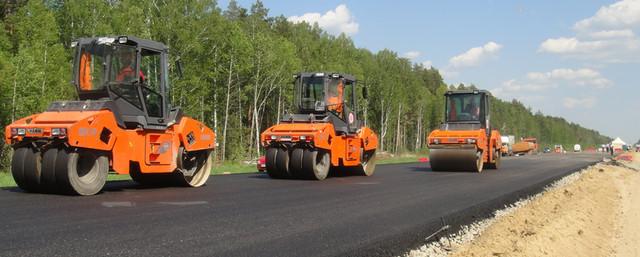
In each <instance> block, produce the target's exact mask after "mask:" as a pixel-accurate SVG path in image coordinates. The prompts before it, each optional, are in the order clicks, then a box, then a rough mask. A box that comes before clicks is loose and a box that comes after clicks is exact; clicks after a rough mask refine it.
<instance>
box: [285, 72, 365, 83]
mask: <svg viewBox="0 0 640 257" xmlns="http://www.w3.org/2000/svg"><path fill="white" fill-rule="evenodd" d="M295 76H296V78H298V77H317V78H320V77H323V78H324V77H329V78H344V79H346V80H349V81H356V77H354V76H353V75H350V74H341V73H337V72H322V71H319V72H300V73H297V74H295Z"/></svg>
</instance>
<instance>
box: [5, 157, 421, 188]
mask: <svg viewBox="0 0 640 257" xmlns="http://www.w3.org/2000/svg"><path fill="white" fill-rule="evenodd" d="M427 156H428V155H427V154H425V153H419V154H406V155H400V156H385V157H379V158H378V160H377V161H376V162H377V164H396V163H409V162H417V161H418V159H419V158H422V157H427ZM255 172H257V169H256V165H255V164H245V163H242V162H225V163H222V164H215V165H214V166H213V169H212V171H211V174H212V175H222V174H242V173H255ZM130 179H131V177H129V175H118V174H109V176H108V177H107V181H123V180H130ZM15 186H16V182H15V181H13V177H12V176H11V173H10V172H9V171H8V170H0V187H15Z"/></svg>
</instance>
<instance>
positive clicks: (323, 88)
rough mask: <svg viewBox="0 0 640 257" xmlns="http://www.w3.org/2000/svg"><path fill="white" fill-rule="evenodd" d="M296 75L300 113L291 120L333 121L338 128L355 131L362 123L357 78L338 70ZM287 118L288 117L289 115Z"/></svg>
mask: <svg viewBox="0 0 640 257" xmlns="http://www.w3.org/2000/svg"><path fill="white" fill-rule="evenodd" d="M294 78H295V90H294V91H295V106H296V108H297V113H298V114H299V115H291V116H290V117H289V119H291V120H294V119H295V120H309V119H308V117H312V120H311V121H313V120H323V121H329V122H331V123H332V124H333V126H334V127H335V129H336V131H337V132H342V133H347V134H352V133H356V132H357V130H358V129H359V128H360V127H361V125H360V121H359V120H358V116H357V113H356V110H357V109H356V99H355V98H356V97H355V95H356V91H355V87H356V80H355V78H354V77H353V76H351V75H346V74H338V73H324V72H318V73H308V72H303V73H298V74H296V75H295V76H294ZM285 119H286V118H285Z"/></svg>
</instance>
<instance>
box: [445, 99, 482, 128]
mask: <svg viewBox="0 0 640 257" xmlns="http://www.w3.org/2000/svg"><path fill="white" fill-rule="evenodd" d="M481 99H482V96H481V95H480V94H453V95H449V96H448V97H447V110H446V112H447V113H446V115H447V116H446V117H447V121H449V122H451V121H453V122H455V121H480V117H481V113H482V111H483V110H482V106H481V104H480V103H481V101H480V100H481Z"/></svg>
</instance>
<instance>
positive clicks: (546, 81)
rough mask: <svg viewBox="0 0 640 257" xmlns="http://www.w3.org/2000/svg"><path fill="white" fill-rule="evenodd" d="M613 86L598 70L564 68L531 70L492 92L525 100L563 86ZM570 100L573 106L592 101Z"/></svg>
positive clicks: (599, 87) (496, 94) (600, 87)
mask: <svg viewBox="0 0 640 257" xmlns="http://www.w3.org/2000/svg"><path fill="white" fill-rule="evenodd" d="M611 86H613V82H611V81H610V80H609V79H607V78H605V77H604V76H602V74H600V72H598V71H596V70H593V69H588V68H582V69H567V68H563V69H554V70H551V71H548V72H529V73H527V75H526V76H525V78H523V79H510V80H507V81H504V82H503V83H502V85H501V86H500V87H498V88H494V89H492V90H491V93H493V94H494V95H495V96H497V97H500V98H503V99H510V98H516V99H519V100H523V99H533V98H534V97H536V96H539V97H544V96H545V95H548V93H547V91H548V90H550V89H558V88H561V87H564V88H567V87H587V88H592V89H594V90H598V89H603V88H607V87H611ZM573 91H575V90H573ZM569 102H570V103H571V104H572V105H573V106H575V105H578V104H581V105H584V104H590V103H591V102H589V101H582V102H580V101H573V100H570V101H569Z"/></svg>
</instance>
